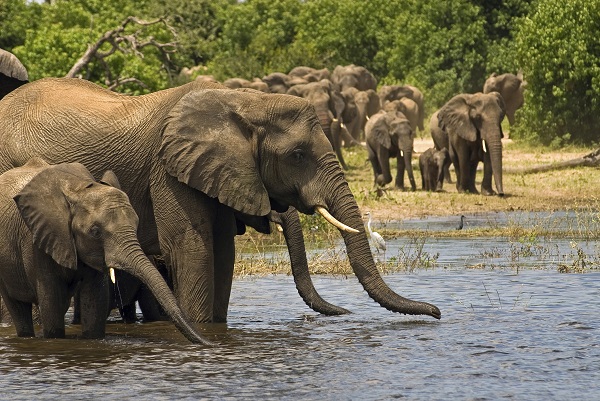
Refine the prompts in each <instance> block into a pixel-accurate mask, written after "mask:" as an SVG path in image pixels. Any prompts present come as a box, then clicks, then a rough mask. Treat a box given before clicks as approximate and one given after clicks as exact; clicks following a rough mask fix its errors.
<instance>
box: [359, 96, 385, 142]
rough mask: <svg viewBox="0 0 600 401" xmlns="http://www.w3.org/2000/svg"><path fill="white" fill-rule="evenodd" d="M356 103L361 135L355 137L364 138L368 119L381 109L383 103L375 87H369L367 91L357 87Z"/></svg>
mask: <svg viewBox="0 0 600 401" xmlns="http://www.w3.org/2000/svg"><path fill="white" fill-rule="evenodd" d="M354 103H355V104H356V112H357V113H358V117H357V118H358V121H359V126H360V131H359V136H358V137H354V138H355V139H356V140H360V139H364V132H365V125H366V124H367V121H369V119H370V118H371V117H372V116H373V115H375V114H377V113H378V112H379V110H381V103H380V101H379V96H378V95H377V92H376V91H374V90H373V89H367V90H366V91H359V90H358V89H356V90H355V91H354Z"/></svg>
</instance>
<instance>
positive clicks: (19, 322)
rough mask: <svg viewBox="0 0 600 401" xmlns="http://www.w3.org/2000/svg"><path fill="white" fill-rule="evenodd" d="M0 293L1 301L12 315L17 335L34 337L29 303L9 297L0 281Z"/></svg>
mask: <svg viewBox="0 0 600 401" xmlns="http://www.w3.org/2000/svg"><path fill="white" fill-rule="evenodd" d="M0 295H1V296H2V302H3V303H4V305H5V306H6V309H8V313H10V316H11V317H12V324H13V325H14V326H15V330H16V332H17V336H19V337H35V331H34V329H33V316H32V313H31V306H32V305H31V303H30V302H21V301H17V300H16V299H13V298H10V297H9V296H8V292H7V291H6V289H5V288H4V284H3V283H2V282H0Z"/></svg>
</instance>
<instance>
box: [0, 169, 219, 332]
mask: <svg viewBox="0 0 600 401" xmlns="http://www.w3.org/2000/svg"><path fill="white" fill-rule="evenodd" d="M118 186H119V184H118V181H117V179H116V177H115V176H114V174H113V173H112V172H110V171H108V172H106V173H105V174H104V176H103V177H102V180H101V182H96V181H95V180H94V178H93V177H92V175H91V174H90V173H89V171H88V170H87V169H86V168H85V167H84V166H83V165H81V164H80V163H62V164H58V165H49V164H48V163H46V162H45V161H44V160H42V159H40V158H33V159H31V160H29V161H28V162H27V163H26V164H25V165H23V166H21V167H16V168H14V169H11V170H8V171H6V172H5V173H3V174H2V175H0V211H1V213H0V216H1V217H0V226H1V227H2V228H1V229H0V257H1V258H2V261H3V262H2V264H1V265H0V294H1V295H2V298H3V299H4V302H5V303H6V306H7V308H8V310H9V311H10V314H11V317H12V320H13V324H14V326H15V329H16V331H17V335H18V336H20V337H31V336H34V335H35V333H34V328H33V320H32V304H34V303H35V304H38V305H39V308H40V317H41V322H42V327H43V332H44V337H49V338H57V337H59V338H61V337H64V336H65V313H66V312H67V309H68V308H69V305H70V303H71V297H72V295H73V291H74V289H75V288H76V287H79V288H80V294H81V316H82V319H81V326H82V334H83V336H84V337H86V338H102V337H104V335H105V324H106V317H107V316H108V303H109V299H108V282H107V281H108V269H109V268H118V269H123V270H125V271H128V272H129V273H131V274H133V275H134V276H136V277H138V278H139V279H141V280H142V281H143V282H144V283H145V284H146V285H147V286H148V288H150V289H151V291H152V292H153V293H154V295H155V296H156V298H157V299H158V301H159V302H160V304H161V305H162V306H163V308H164V309H165V311H166V312H167V314H168V315H169V317H170V318H171V319H172V320H173V322H174V323H175V324H176V326H177V327H178V328H179V330H180V331H181V332H182V333H183V334H184V335H185V336H186V337H187V338H188V339H190V340H191V341H193V342H202V343H207V341H206V340H205V339H204V338H203V337H202V336H201V335H200V334H198V333H197V332H196V331H195V330H194V329H193V328H192V327H191V326H190V324H189V323H188V322H187V320H186V319H185V317H184V314H183V313H182V311H181V310H180V309H179V307H178V306H177V301H176V300H175V297H174V296H173V294H172V292H171V290H170V289H169V287H168V286H167V284H166V283H165V281H164V280H163V278H162V276H161V275H160V274H159V273H158V271H157V270H156V268H155V267H154V265H153V264H152V263H151V262H150V261H149V260H148V259H147V258H146V256H145V255H144V253H143V251H142V248H141V246H140V244H139V242H138V240H137V237H136V230H137V226H138V217H137V215H136V214H135V212H134V210H133V208H132V207H131V204H130V203H129V199H128V198H127V195H125V193H123V192H122V191H121V190H119V189H118Z"/></svg>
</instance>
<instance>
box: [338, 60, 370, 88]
mask: <svg viewBox="0 0 600 401" xmlns="http://www.w3.org/2000/svg"><path fill="white" fill-rule="evenodd" d="M331 82H333V84H334V85H335V86H336V88H337V89H338V90H339V91H343V90H344V89H347V88H351V87H352V88H356V89H358V90H361V91H366V90H368V89H373V90H376V89H377V78H375V76H374V75H373V74H372V73H371V72H370V71H369V70H367V69H366V68H365V67H362V66H359V65H354V64H350V65H346V66H342V65H338V66H336V67H335V69H334V70H333V72H332V73H331Z"/></svg>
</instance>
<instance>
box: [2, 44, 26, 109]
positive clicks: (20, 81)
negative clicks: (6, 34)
mask: <svg viewBox="0 0 600 401" xmlns="http://www.w3.org/2000/svg"><path fill="white" fill-rule="evenodd" d="M27 82H29V75H28V74H27V70H26V69H25V66H24V65H23V64H22V63H21V61H20V60H19V59H18V58H17V57H16V56H15V55H14V54H12V53H11V52H9V51H6V50H3V49H0V99H2V98H3V97H4V96H6V95H8V94H9V93H10V92H12V91H13V90H15V89H16V88H18V87H19V86H21V85H24V84H26V83H27Z"/></svg>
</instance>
